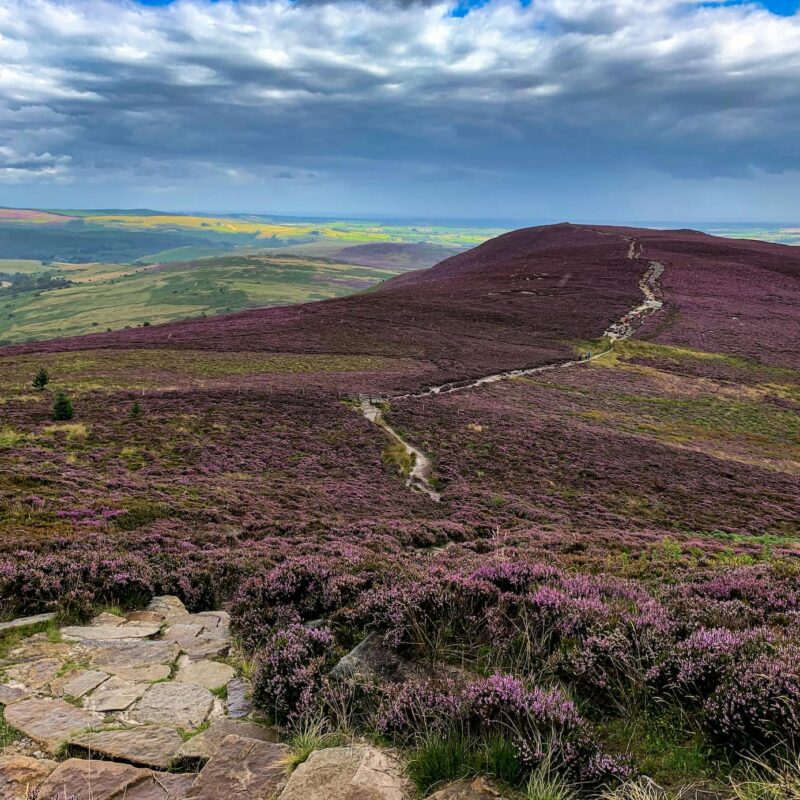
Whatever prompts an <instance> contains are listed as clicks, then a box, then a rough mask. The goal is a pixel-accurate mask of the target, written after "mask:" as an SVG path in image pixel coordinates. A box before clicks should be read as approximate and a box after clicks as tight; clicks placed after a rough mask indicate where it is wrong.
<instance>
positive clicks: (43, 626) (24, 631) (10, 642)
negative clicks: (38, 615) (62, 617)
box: [0, 618, 61, 659]
mask: <svg viewBox="0 0 800 800" xmlns="http://www.w3.org/2000/svg"><path fill="white" fill-rule="evenodd" d="M58 626H59V620H58V618H55V619H51V620H48V621H45V622H37V623H36V624H35V625H25V626H24V627H22V628H11V629H10V630H7V631H3V632H2V633H0V659H3V658H8V654H9V653H10V652H11V651H12V650H13V649H14V648H15V647H17V645H19V643H20V642H21V641H22V640H23V639H27V638H28V637H29V636H33V635H34V634H35V633H45V634H46V635H47V640H48V641H49V642H54V643H55V642H60V641H61V631H60V630H59V627H58Z"/></svg>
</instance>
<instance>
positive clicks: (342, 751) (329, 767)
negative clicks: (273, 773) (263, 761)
mask: <svg viewBox="0 0 800 800" xmlns="http://www.w3.org/2000/svg"><path fill="white" fill-rule="evenodd" d="M209 763H213V760H212V762H209ZM409 796H410V795H409V788H408V785H407V783H406V781H405V779H404V777H403V768H402V766H401V765H400V763H399V762H398V761H396V760H395V759H394V758H392V757H390V756H389V755H387V754H386V753H384V752H383V751H381V750H378V749H376V748H374V747H370V746H368V745H354V746H352V747H331V748H328V749H326V750H315V751H314V752H313V753H312V754H311V755H310V756H309V757H308V760H307V761H306V762H305V763H303V764H301V765H300V766H299V767H298V768H297V769H296V770H295V771H294V772H293V773H292V776H291V777H290V778H289V781H288V783H287V784H286V788H285V789H284V790H283V792H282V793H281V795H280V800H407V798H408V797H409Z"/></svg>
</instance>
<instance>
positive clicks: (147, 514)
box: [114, 503, 172, 531]
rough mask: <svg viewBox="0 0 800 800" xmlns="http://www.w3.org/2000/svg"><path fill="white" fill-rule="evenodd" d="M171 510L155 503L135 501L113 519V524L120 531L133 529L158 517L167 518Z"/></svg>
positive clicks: (170, 514)
mask: <svg viewBox="0 0 800 800" xmlns="http://www.w3.org/2000/svg"><path fill="white" fill-rule="evenodd" d="M171 516H172V512H171V511H170V510H169V509H168V508H167V507H166V506H161V505H158V504H156V503H135V504H132V505H130V506H128V508H127V509H126V510H125V511H124V512H123V513H122V514H120V515H119V516H118V517H116V518H115V519H114V525H115V526H116V527H117V528H118V529H119V530H122V531H135V530H136V529H137V528H142V527H144V526H145V525H149V524H150V523H151V522H155V521H156V520H159V519H167V518H168V517H171Z"/></svg>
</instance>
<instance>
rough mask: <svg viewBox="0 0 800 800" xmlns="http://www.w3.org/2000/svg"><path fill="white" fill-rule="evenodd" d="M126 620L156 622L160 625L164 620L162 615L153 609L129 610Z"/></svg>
mask: <svg viewBox="0 0 800 800" xmlns="http://www.w3.org/2000/svg"><path fill="white" fill-rule="evenodd" d="M128 620H129V621H130V622H157V623H158V624H159V625H160V624H161V623H162V622H163V621H164V617H162V616H161V614H157V613H156V612H155V611H131V613H130V614H128Z"/></svg>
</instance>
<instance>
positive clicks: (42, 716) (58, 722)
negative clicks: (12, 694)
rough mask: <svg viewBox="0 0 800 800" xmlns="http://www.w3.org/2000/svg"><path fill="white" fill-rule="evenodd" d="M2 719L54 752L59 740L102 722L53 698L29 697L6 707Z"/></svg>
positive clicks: (94, 715) (92, 715)
mask: <svg viewBox="0 0 800 800" xmlns="http://www.w3.org/2000/svg"><path fill="white" fill-rule="evenodd" d="M5 720H6V722H7V723H8V724H9V725H11V726H12V727H13V728H16V729H17V730H18V731H22V733H24V734H25V735H26V736H27V737H29V738H30V739H33V740H34V741H35V742H38V743H39V744H41V745H42V746H43V747H45V748H46V749H47V750H48V751H49V752H55V750H57V749H58V746H59V744H60V743H61V742H63V741H65V740H67V739H69V738H70V737H71V736H73V735H75V734H77V733H83V732H84V731H87V730H89V729H91V728H94V727H97V726H98V725H99V724H100V723H101V721H102V720H101V719H100V717H98V716H97V715H96V714H92V713H91V712H89V711H85V710H84V709H82V708H75V706H72V705H70V704H69V703H65V702H64V701H63V700H58V699H56V698H52V697H39V698H37V697H32V698H29V699H27V700H20V701H19V702H18V703H14V704H13V705H10V706H8V707H7V708H6V711H5Z"/></svg>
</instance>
